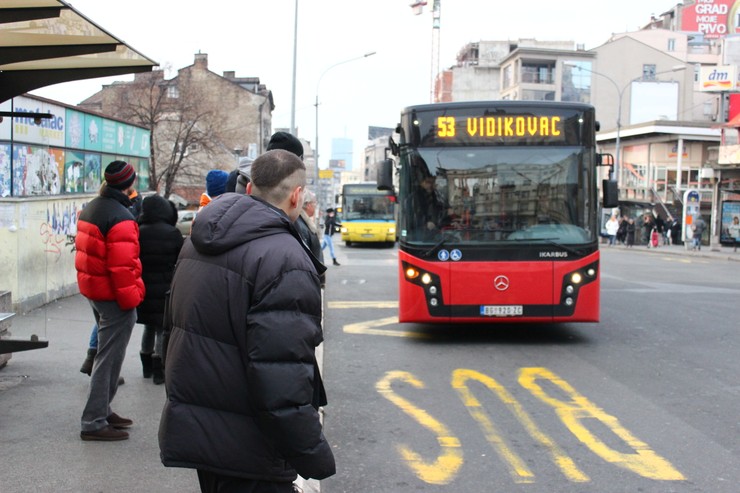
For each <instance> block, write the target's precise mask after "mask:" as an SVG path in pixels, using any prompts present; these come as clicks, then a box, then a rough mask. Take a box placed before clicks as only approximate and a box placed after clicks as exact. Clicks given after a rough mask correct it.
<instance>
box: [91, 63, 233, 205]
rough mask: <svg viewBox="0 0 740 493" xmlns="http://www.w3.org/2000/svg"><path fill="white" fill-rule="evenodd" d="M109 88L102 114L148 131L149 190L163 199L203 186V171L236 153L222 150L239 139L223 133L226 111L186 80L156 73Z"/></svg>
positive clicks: (228, 130)
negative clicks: (182, 189)
mask: <svg viewBox="0 0 740 493" xmlns="http://www.w3.org/2000/svg"><path fill="white" fill-rule="evenodd" d="M110 87H111V88H113V89H115V90H114V91H112V93H113V97H109V98H104V100H105V101H104V103H103V104H104V108H102V109H103V111H104V112H106V113H108V114H111V115H112V116H115V117H117V118H121V119H123V120H127V121H131V122H133V123H138V124H140V125H143V126H146V127H149V128H150V129H151V136H150V148H151V157H150V160H149V189H150V190H159V191H160V192H161V193H162V194H163V195H164V196H165V197H169V196H170V194H172V192H173V189H174V188H175V187H176V185H179V186H186V187H187V186H202V185H203V183H202V182H203V176H204V175H205V170H206V169H208V168H210V167H212V163H214V162H217V159H223V156H224V155H228V156H230V157H232V152H233V149H236V148H238V147H239V146H238V145H237V144H234V145H233V146H228V145H226V144H224V142H232V143H233V142H237V138H238V135H237V131H236V129H228V128H226V125H227V124H226V122H227V121H228V118H226V114H225V113H226V111H228V110H227V109H226V108H223V107H222V105H219V101H218V99H217V97H215V96H211V97H209V96H208V94H207V93H204V91H203V90H202V86H200V85H198V84H194V83H192V82H191V81H190V80H189V78H187V77H177V78H175V79H172V80H168V81H165V80H164V78H163V71H161V70H159V71H155V72H151V73H147V74H139V75H137V76H136V78H135V80H134V81H133V82H130V83H129V82H127V83H118V84H114V85H113V86H110Z"/></svg>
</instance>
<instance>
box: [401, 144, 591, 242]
mask: <svg viewBox="0 0 740 493" xmlns="http://www.w3.org/2000/svg"><path fill="white" fill-rule="evenodd" d="M589 156H590V155H589V154H588V153H587V152H586V150H585V148H583V147H579V146H562V147H557V146H547V147H542V146H509V147H452V148H450V147H429V148H425V147H422V148H416V149H409V150H408V152H407V153H405V155H404V156H402V160H406V163H405V165H406V169H407V170H408V172H407V173H405V177H404V178H403V179H402V181H401V187H402V189H403V188H405V187H406V190H405V191H403V190H402V193H401V195H402V196H403V197H405V200H404V203H403V204H401V205H402V207H403V208H404V213H403V214H402V216H401V217H402V220H403V221H404V222H403V223H402V224H401V225H400V226H401V237H402V238H403V239H404V241H406V242H408V243H412V244H436V243H438V242H439V241H454V242H455V243H456V244H468V243H470V244H481V243H482V244H498V245H501V244H522V243H535V244H536V243H539V244H541V243H545V242H547V243H553V242H554V243H558V244H568V245H575V246H578V245H584V244H587V243H592V242H594V241H595V240H596V231H595V224H596V221H595V217H594V213H593V211H594V210H596V207H595V204H592V203H591V201H592V200H593V198H592V197H591V194H590V193H589V190H591V189H592V187H591V185H589V184H590V183H592V182H593V180H594V177H593V175H592V173H594V163H592V162H590V160H591V158H590V157H589Z"/></svg>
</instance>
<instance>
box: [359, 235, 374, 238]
mask: <svg viewBox="0 0 740 493" xmlns="http://www.w3.org/2000/svg"><path fill="white" fill-rule="evenodd" d="M373 236H375V235H374V234H363V235H362V237H363V238H372V237H373Z"/></svg>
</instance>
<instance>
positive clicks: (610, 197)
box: [601, 180, 619, 209]
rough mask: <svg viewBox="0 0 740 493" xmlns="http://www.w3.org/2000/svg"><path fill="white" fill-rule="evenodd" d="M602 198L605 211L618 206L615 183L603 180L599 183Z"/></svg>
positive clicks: (617, 189) (617, 192)
mask: <svg viewBox="0 0 740 493" xmlns="http://www.w3.org/2000/svg"><path fill="white" fill-rule="evenodd" d="M601 190H602V192H603V194H604V196H603V204H602V205H603V206H604V208H605V209H611V208H612V207H618V206H619V188H618V187H617V182H616V181H612V180H603V181H602V182H601Z"/></svg>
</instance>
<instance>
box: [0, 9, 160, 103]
mask: <svg viewBox="0 0 740 493" xmlns="http://www.w3.org/2000/svg"><path fill="white" fill-rule="evenodd" d="M156 65H157V63H156V62H155V61H153V60H151V59H150V58H147V57H146V56H144V55H142V54H141V53H139V52H138V51H136V50H134V49H133V48H131V47H130V46H128V45H127V44H126V43H124V42H123V41H121V40H120V39H119V38H117V37H115V36H113V35H112V34H110V33H108V32H107V31H105V30H104V29H103V28H102V27H100V26H98V25H97V24H95V23H94V22H93V21H91V20H90V19H88V18H87V17H85V16H84V15H83V14H81V13H80V12H78V11H77V10H76V9H75V8H74V7H72V6H71V5H70V4H68V3H67V2H65V1H63V0H2V2H0V102H3V101H7V100H8V99H11V98H13V97H15V96H19V95H21V94H23V93H26V92H28V91H31V90H33V89H38V88H40V87H45V86H49V85H53V84H58V83H61V82H70V81H74V80H81V79H92V78H96V77H107V76H113V75H121V74H130V73H136V72H146V71H150V70H152V68H153V67H154V66H156Z"/></svg>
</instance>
